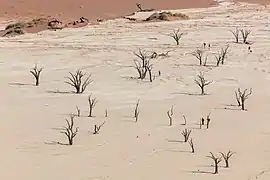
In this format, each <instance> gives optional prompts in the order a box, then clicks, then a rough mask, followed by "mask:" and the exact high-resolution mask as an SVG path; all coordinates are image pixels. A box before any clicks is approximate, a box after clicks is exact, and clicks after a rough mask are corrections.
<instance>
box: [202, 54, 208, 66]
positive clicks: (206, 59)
mask: <svg viewBox="0 0 270 180" xmlns="http://www.w3.org/2000/svg"><path fill="white" fill-rule="evenodd" d="M207 61H208V56H205V58H204V62H203V66H207Z"/></svg>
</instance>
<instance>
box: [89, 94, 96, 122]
mask: <svg viewBox="0 0 270 180" xmlns="http://www.w3.org/2000/svg"><path fill="white" fill-rule="evenodd" d="M91 96H92V94H90V96H88V103H89V115H88V117H93V109H94V107H95V106H96V104H97V99H96V98H91Z"/></svg>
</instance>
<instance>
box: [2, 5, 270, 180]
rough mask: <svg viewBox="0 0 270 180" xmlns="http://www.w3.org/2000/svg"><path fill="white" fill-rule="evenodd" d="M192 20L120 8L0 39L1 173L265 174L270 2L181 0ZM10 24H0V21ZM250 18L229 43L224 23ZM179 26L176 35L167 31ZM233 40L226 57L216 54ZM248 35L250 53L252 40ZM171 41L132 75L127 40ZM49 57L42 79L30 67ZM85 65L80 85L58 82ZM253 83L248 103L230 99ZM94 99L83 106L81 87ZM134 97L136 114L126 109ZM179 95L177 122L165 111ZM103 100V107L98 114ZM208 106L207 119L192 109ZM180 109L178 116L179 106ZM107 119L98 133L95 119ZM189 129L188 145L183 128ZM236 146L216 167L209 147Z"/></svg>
mask: <svg viewBox="0 0 270 180" xmlns="http://www.w3.org/2000/svg"><path fill="white" fill-rule="evenodd" d="M181 12H182V13H185V14H187V15H189V16H190V17H191V18H192V19H191V20H184V21H171V22H153V23H134V22H129V21H128V20H124V19H118V20H113V21H106V22H103V23H101V24H100V25H95V26H87V27H83V28H79V29H64V30H61V31H53V32H52V31H44V32H40V33H38V34H26V35H22V36H17V37H12V38H1V39H0V57H1V59H0V62H1V66H0V68H1V73H0V82H1V83H0V89H1V92H2V95H1V96H0V102H1V103H0V105H1V108H0V113H1V121H0V128H1V134H2V135H1V136H0V142H1V148H0V154H1V164H0V169H1V173H0V179H8V180H36V179H38V180H48V179H50V180H60V179H65V180H90V179H95V180H105V179H106V180H122V179H123V180H124V179H129V180H164V179H171V180H174V179H175V180H176V179H186V180H229V179H230V180H236V179H237V180H254V179H259V180H269V178H270V172H269V171H270V161H269V159H270V141H269V136H270V129H269V125H270V122H269V119H270V114H268V113H269V108H270V96H269V81H270V74H269V73H270V59H269V57H270V51H269V44H270V31H269V18H270V7H267V8H265V7H264V6H259V5H248V4H244V3H241V4H230V3H223V4H221V6H219V7H212V8H206V9H188V10H182V11H181ZM4 25H5V24H2V25H1V26H2V27H4ZM236 26H237V27H240V28H246V29H250V30H252V33H251V35H250V37H249V39H248V41H249V42H250V43H251V45H246V44H242V43H238V44H236V43H234V38H233V36H232V33H231V32H230V30H234V29H235V27H236ZM177 28H180V31H181V32H183V33H185V35H183V37H182V39H181V41H180V45H179V46H176V45H175V44H174V41H173V40H172V38H170V37H169V36H168V34H170V32H172V30H174V29H177ZM203 42H206V43H210V44H211V48H210V49H209V50H208V49H207V50H205V54H207V55H208V66H206V67H203V66H198V61H197V60H196V58H195V57H194V56H192V52H194V51H195V50H196V49H199V48H201V45H202V43H203ZM227 44H228V45H229V46H230V48H229V54H228V57H227V59H226V60H225V64H224V65H221V66H220V67H215V55H216V53H217V52H218V51H220V50H221V48H224V47H226V45H227ZM248 46H251V49H252V51H253V52H252V53H249V52H248ZM139 48H141V49H143V50H146V51H149V52H151V51H156V52H158V53H163V52H166V51H169V50H170V51H172V52H170V53H169V57H163V58H162V57H159V58H156V59H152V60H151V63H152V64H153V66H154V69H153V73H154V75H156V74H157V72H158V71H159V70H160V71H161V73H162V74H161V76H160V77H156V78H155V80H154V81H153V82H152V83H149V82H148V81H147V79H146V80H145V81H140V80H137V79H134V78H131V77H137V72H136V70H135V69H134V67H133V66H134V64H133V60H134V59H136V57H135V56H134V54H133V52H138V49H139ZM35 63H37V64H38V65H39V66H41V67H44V70H43V71H42V74H41V82H40V86H39V87H35V86H33V83H34V79H33V77H32V76H31V74H30V73H29V70H30V69H31V68H32V67H33V66H34V65H35ZM77 69H82V70H83V71H85V72H87V74H92V79H93V83H92V84H90V85H89V86H88V88H87V90H86V91H85V93H83V94H80V95H77V94H73V93H71V91H72V90H73V89H72V88H71V87H70V86H69V85H68V84H66V83H65V80H66V79H65V77H67V76H68V73H69V72H74V71H76V70H77ZM199 72H204V73H205V77H206V79H207V80H213V83H212V84H210V85H209V86H208V87H207V88H206V92H207V95H205V96H200V95H198V94H199V93H200V89H199V88H198V86H197V85H196V84H195V83H194V79H195V78H196V76H197V75H198V74H199ZM237 88H242V89H244V88H253V93H252V95H251V96H250V97H249V99H248V100H247V104H246V107H247V111H241V110H240V108H239V107H237V106H236V105H237V103H236V100H235V94H234V91H235V90H236V89H237ZM91 93H92V97H96V98H97V100H98V103H97V105H96V107H95V109H94V112H93V113H94V115H95V117H93V118H88V117H87V115H88V109H89V107H88V101H87V98H88V96H89V95H90V94H91ZM138 99H140V106H139V109H140V116H139V120H138V122H137V123H135V122H134V118H133V113H134V112H133V111H134V107H135V104H136V101H137V100H138ZM76 106H78V107H79V108H80V109H81V113H82V117H76V118H75V126H76V127H79V132H78V135H77V136H76V138H75V141H74V145H73V146H65V145H59V144H58V143H56V142H62V143H67V139H66V137H65V136H64V134H61V133H60V129H59V128H61V127H63V126H65V125H66V122H65V119H66V118H69V114H70V113H76ZM171 106H174V115H173V125H172V126H168V124H169V120H168V117H167V114H166V112H167V111H168V110H169V109H170V108H171ZM105 109H108V117H107V118H105V117H104V112H105ZM210 112H211V123H210V128H209V129H208V130H206V129H205V127H203V129H199V125H198V123H199V120H200V118H201V117H206V116H207V115H208V114H209V113H210ZM183 114H184V115H185V116H186V118H187V125H186V126H184V125H181V124H182V123H183V118H182V115H183ZM104 121H105V122H106V123H105V125H104V126H103V127H102V128H101V130H100V133H99V134H97V135H94V134H93V133H92V132H93V127H94V125H95V124H97V125H99V124H101V123H102V122H104ZM185 128H187V129H190V130H192V133H191V137H192V139H193V142H194V145H195V153H194V154H192V153H190V147H189V144H188V143H183V142H182V141H183V137H182V135H181V132H182V131H183V130H184V129H185ZM228 150H232V151H234V152H235V153H236V154H235V155H234V156H233V157H232V158H231V161H230V163H231V167H230V168H229V169H226V168H224V167H223V166H224V162H222V163H221V164H220V166H221V167H220V168H219V174H218V175H213V174H212V172H213V169H214V168H213V167H212V166H211V165H212V164H213V163H212V160H211V159H209V158H207V157H206V156H207V155H209V152H213V153H214V154H216V155H218V156H219V152H227V151H228Z"/></svg>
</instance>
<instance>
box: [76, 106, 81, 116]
mask: <svg viewBox="0 0 270 180" xmlns="http://www.w3.org/2000/svg"><path fill="white" fill-rule="evenodd" d="M76 110H77V116H78V117H80V116H81V110H80V108H79V107H78V106H76Z"/></svg>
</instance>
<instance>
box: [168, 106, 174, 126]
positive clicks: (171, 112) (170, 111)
mask: <svg viewBox="0 0 270 180" xmlns="http://www.w3.org/2000/svg"><path fill="white" fill-rule="evenodd" d="M167 115H168V117H169V121H170V122H169V126H172V124H173V118H172V116H173V106H172V107H171V109H169V110H168V111H167Z"/></svg>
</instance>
